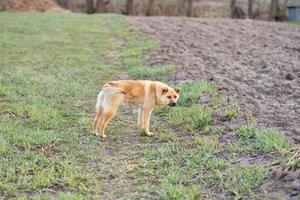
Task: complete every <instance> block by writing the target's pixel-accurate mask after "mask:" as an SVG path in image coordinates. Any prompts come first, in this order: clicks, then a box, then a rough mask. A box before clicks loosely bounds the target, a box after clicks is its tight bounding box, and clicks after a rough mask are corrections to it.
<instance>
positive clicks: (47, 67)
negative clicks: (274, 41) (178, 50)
mask: <svg viewBox="0 0 300 200" xmlns="http://www.w3.org/2000/svg"><path fill="white" fill-rule="evenodd" d="M0 15H1V16H0V25H1V30H0V38H1V40H0V46H1V48H0V55H1V59H0V60H1V63H0V64H1V68H0V72H1V73H0V81H1V87H0V113H1V115H0V130H1V134H0V195H1V196H3V197H4V198H17V199H53V198H55V199H111V198H124V199H204V198H221V197H225V198H234V197H236V198H239V197H247V198H255V197H256V195H257V193H256V192H257V191H258V190H259V186H260V184H262V183H263V181H264V179H265V178H266V177H268V176H269V172H268V170H267V169H266V168H265V165H263V164H260V163H252V164H249V163H248V164H247V165H243V166H242V165H240V163H239V159H240V158H241V157H243V156H248V155H250V154H251V153H252V152H257V151H260V152H261V153H263V154H267V153H270V152H275V153H278V154H281V153H283V152H286V151H288V150H289V149H290V148H291V147H290V145H289V143H288V141H287V140H286V139H285V138H283V137H282V136H281V135H280V134H279V133H277V132H275V131H272V130H260V129H259V128H256V127H250V126H242V127H240V128H239V129H238V130H236V131H235V133H236V135H237V140H236V141H231V142H232V144H224V143H223V142H222V141H221V137H222V135H223V134H224V132H226V130H225V128H224V127H225V126H223V124H217V125H215V123H216V122H215V119H214V113H215V111H216V110H222V112H223V115H224V116H225V118H226V121H231V120H233V119H234V118H237V117H238V116H239V114H240V112H239V111H238V109H237V108H236V107H233V106H232V105H231V104H230V103H229V102H227V101H226V98H225V97H224V96H222V95H220V94H219V93H218V91H217V89H216V88H215V87H213V86H212V85H210V84H208V83H207V82H206V81H203V80H197V81H194V82H190V83H185V84H181V85H180V87H181V88H182V94H181V97H180V99H179V102H178V104H179V105H178V107H176V108H159V109H157V110H155V112H154V113H155V116H154V117H153V119H152V123H151V128H152V129H153V130H154V132H155V133H156V134H155V135H154V136H153V137H145V136H141V135H139V133H138V130H136V116H135V115H132V113H131V112H129V111H128V109H124V108H122V109H121V110H120V112H119V115H118V116H117V117H116V118H115V119H113V121H112V123H110V124H109V126H108V128H107V135H108V136H109V137H108V138H107V140H105V141H100V140H99V138H97V137H96V136H94V135H92V133H91V124H92V118H93V115H94V103H95V99H96V95H97V92H99V90H100V88H101V85H102V84H103V83H104V82H106V81H109V80H112V79H117V78H118V77H119V75H122V74H124V73H125V74H128V75H129V76H130V77H132V78H135V79H155V80H161V81H168V80H170V77H171V76H170V73H172V72H173V71H174V70H176V67H175V66H173V65H165V66H160V67H152V68H150V67H148V66H147V65H146V64H145V59H143V58H144V53H145V51H147V50H150V49H153V48H157V47H158V45H159V44H158V42H157V40H155V38H145V37H142V36H140V34H139V33H138V31H137V29H136V28H135V27H132V26H128V25H127V24H126V23H125V22H124V20H123V18H122V17H121V16H120V15H111V14H108V15H83V14H52V13H46V14H37V13H22V14H20V13H6V12H2V13H0ZM170 84H171V85H172V83H170ZM203 97H206V98H207V99H206V100H205V103H203V101H202V98H203ZM275 159H276V158H275ZM290 163H291V166H292V165H293V166H296V165H297V160H296V159H294V158H293V159H290ZM224 195H225V196H224Z"/></svg>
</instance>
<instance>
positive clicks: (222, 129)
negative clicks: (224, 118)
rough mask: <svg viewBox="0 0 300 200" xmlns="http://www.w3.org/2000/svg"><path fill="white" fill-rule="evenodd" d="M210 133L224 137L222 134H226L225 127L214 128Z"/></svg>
mask: <svg viewBox="0 0 300 200" xmlns="http://www.w3.org/2000/svg"><path fill="white" fill-rule="evenodd" d="M209 132H210V133H211V134H212V135H222V133H223V132H224V127H219V126H217V127H213V128H212V129H211V130H210V131H209Z"/></svg>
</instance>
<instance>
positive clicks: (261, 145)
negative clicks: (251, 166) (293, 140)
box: [255, 129, 290, 152]
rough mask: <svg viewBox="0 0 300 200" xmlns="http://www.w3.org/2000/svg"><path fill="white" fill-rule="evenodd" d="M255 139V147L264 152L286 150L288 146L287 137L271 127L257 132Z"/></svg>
mask: <svg viewBox="0 0 300 200" xmlns="http://www.w3.org/2000/svg"><path fill="white" fill-rule="evenodd" d="M256 140H257V144H256V145H255V146H256V148H257V149H259V150H262V151H265V152H272V151H279V152H286V151H288V149H289V148H290V145H289V142H288V140H287V138H285V137H284V136H282V135H281V134H280V133H278V132H277V131H274V130H271V129H268V130H265V131H259V132H257V133H256Z"/></svg>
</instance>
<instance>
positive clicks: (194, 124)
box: [166, 105, 212, 132]
mask: <svg viewBox="0 0 300 200" xmlns="http://www.w3.org/2000/svg"><path fill="white" fill-rule="evenodd" d="M166 115H167V116H166V118H167V119H168V121H169V125H171V126H173V127H178V128H179V129H181V130H183V131H185V132H193V131H195V130H197V129H201V128H205V127H206V126H209V125H210V124H211V122H212V116H211V113H210V111H208V110H206V109H205V108H204V107H203V106H200V105H194V106H192V107H176V108H174V109H171V110H170V112H169V113H167V114H166Z"/></svg>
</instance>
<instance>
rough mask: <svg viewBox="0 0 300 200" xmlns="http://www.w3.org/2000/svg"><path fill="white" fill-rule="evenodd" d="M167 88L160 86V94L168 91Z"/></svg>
mask: <svg viewBox="0 0 300 200" xmlns="http://www.w3.org/2000/svg"><path fill="white" fill-rule="evenodd" d="M168 91H169V90H168V88H166V87H164V88H161V95H164V94H166V93H167V92H168Z"/></svg>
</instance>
